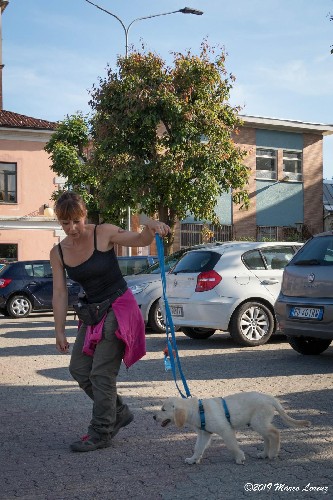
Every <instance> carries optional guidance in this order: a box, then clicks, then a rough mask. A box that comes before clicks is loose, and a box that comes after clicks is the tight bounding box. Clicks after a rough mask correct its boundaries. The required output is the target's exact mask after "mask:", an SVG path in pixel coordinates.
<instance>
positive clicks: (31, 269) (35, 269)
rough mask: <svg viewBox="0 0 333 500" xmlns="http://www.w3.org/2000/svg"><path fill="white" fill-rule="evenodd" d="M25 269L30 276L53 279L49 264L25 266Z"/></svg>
mask: <svg viewBox="0 0 333 500" xmlns="http://www.w3.org/2000/svg"><path fill="white" fill-rule="evenodd" d="M24 269H25V271H26V273H27V274H28V276H33V277H34V278H52V268H51V264H50V263H49V262H42V263H31V264H25V265H24Z"/></svg>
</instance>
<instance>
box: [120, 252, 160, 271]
mask: <svg viewBox="0 0 333 500" xmlns="http://www.w3.org/2000/svg"><path fill="white" fill-rule="evenodd" d="M117 258H118V263H119V267H120V270H121V272H122V275H123V276H128V275H131V274H136V273H140V272H143V271H144V270H145V269H147V268H148V267H150V266H151V265H153V264H155V262H157V260H158V258H157V257H154V256H152V255H129V256H124V257H117Z"/></svg>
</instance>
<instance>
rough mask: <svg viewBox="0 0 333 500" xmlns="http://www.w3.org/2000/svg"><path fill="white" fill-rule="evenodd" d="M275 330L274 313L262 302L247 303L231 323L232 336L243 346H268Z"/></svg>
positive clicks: (239, 309) (233, 317)
mask: <svg viewBox="0 0 333 500" xmlns="http://www.w3.org/2000/svg"><path fill="white" fill-rule="evenodd" d="M274 328H275V321H274V316H273V313H272V312H271V311H270V309H269V308H268V307H267V306H265V305H264V304H262V303H261V302H245V303H244V304H242V305H241V306H239V307H238V309H236V311H235V312H234V314H233V316H232V318H231V321H230V335H231V337H232V338H233V340H234V341H235V342H237V343H238V344H240V345H243V346H248V347H252V346H257V345H262V344H266V342H267V341H268V340H269V338H270V336H271V335H272V333H273V331H274Z"/></svg>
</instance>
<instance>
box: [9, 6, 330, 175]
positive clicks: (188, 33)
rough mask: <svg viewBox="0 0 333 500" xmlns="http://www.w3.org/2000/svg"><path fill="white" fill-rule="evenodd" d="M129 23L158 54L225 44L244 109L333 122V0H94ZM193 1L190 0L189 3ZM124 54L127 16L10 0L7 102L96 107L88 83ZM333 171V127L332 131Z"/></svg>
mask: <svg viewBox="0 0 333 500" xmlns="http://www.w3.org/2000/svg"><path fill="white" fill-rule="evenodd" d="M92 1H93V3H95V4H97V5H99V6H100V7H102V8H104V9H106V10H108V11H109V12H111V13H112V14H114V15H116V16H117V17H118V18H119V19H120V20H121V21H122V22H123V24H124V26H125V28H127V27H128V25H129V24H130V23H131V22H132V21H133V20H134V19H137V18H138V17H145V16H150V15H154V14H162V13H168V12H173V11H177V10H179V9H181V8H183V7H185V6H187V7H192V8H195V9H199V10H202V11H203V12H204V13H203V15H201V16H196V15H189V14H181V13H179V12H177V13H175V14H170V15H163V16H159V17H155V18H151V19H145V20H140V21H136V22H134V24H133V25H132V26H131V27H130V29H129V32H128V41H129V46H130V47H131V46H132V47H134V48H135V49H140V48H141V46H142V44H144V45H145V48H146V50H150V51H153V52H156V53H157V54H159V55H160V56H161V57H162V58H163V59H164V60H165V61H166V62H167V63H169V64H171V62H172V52H185V51H187V50H189V49H190V50H191V51H192V53H199V52H200V45H201V43H202V41H203V40H204V39H207V41H208V43H209V45H211V46H219V47H224V48H225V50H226V52H227V54H228V55H227V59H226V69H227V71H228V72H229V73H232V74H233V75H235V77H236V81H235V83H234V86H233V89H232V91H231V96H230V100H231V104H232V105H240V106H241V107H242V111H241V114H245V115H253V116H262V117H269V118H281V119H291V120H298V121H305V122H312V123H323V124H331V125H332V124H333V55H331V54H330V50H331V45H333V21H330V20H329V13H330V12H331V13H332V15H333V0H315V1H314V0H92ZM185 2H186V3H185ZM119 54H120V55H124V54H125V31H124V28H123V27H122V25H121V22H120V21H119V20H118V19H116V18H115V17H113V16H112V15H109V14H107V13H106V12H103V11H101V10H99V9H98V8H96V7H94V6H93V5H91V4H89V3H87V2H86V1H85V0H10V1H9V4H8V6H7V8H6V10H5V12H4V13H3V16H2V59H3V64H4V65H5V66H4V69H3V107H4V109H6V110H8V111H14V112H16V113H21V114H24V115H28V116H33V117H35V118H42V119H46V120H50V121H58V120H62V119H63V118H64V117H65V116H66V115H71V114H73V113H76V112H77V111H83V112H84V113H88V112H89V111H90V107H89V104H88V102H89V99H90V94H89V91H90V90H91V89H92V87H93V85H94V84H98V81H99V78H100V77H101V78H103V77H104V76H106V68H107V65H108V64H109V65H110V66H111V67H112V68H114V69H115V64H116V58H117V55H119ZM324 178H328V179H331V178H333V135H332V136H328V137H325V138H324Z"/></svg>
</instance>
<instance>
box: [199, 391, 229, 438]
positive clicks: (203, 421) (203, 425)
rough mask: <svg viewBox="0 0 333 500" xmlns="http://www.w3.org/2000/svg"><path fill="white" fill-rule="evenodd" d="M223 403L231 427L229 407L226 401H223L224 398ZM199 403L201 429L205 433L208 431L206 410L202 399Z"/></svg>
mask: <svg viewBox="0 0 333 500" xmlns="http://www.w3.org/2000/svg"><path fill="white" fill-rule="evenodd" d="M221 402H222V406H223V409H224V413H225V416H226V419H227V420H228V422H229V424H230V425H231V421H230V413H229V408H228V405H227V403H226V401H225V399H223V398H221ZM198 403H199V415H200V429H201V430H202V431H204V430H206V419H205V410H204V407H203V403H202V399H198Z"/></svg>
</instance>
